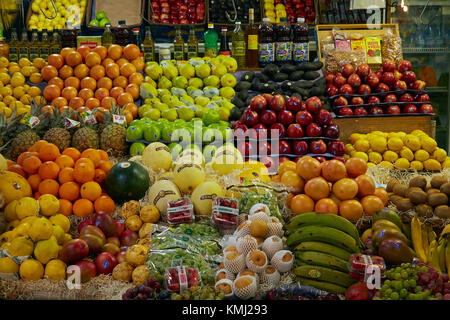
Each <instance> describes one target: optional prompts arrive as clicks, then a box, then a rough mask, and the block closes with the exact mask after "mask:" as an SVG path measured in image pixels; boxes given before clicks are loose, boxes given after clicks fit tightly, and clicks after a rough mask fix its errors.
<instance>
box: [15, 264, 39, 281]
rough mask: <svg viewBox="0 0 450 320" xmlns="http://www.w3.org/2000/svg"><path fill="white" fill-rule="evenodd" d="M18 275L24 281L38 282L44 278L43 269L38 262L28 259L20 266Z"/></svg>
mask: <svg viewBox="0 0 450 320" xmlns="http://www.w3.org/2000/svg"><path fill="white" fill-rule="evenodd" d="M19 274H20V277H21V278H22V280H24V281H35V280H39V279H41V278H42V277H43V276H44V267H43V266H42V263H40V262H39V261H37V260H35V259H28V260H25V261H24V262H22V264H21V265H20V268H19Z"/></svg>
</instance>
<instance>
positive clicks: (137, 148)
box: [130, 142, 145, 157]
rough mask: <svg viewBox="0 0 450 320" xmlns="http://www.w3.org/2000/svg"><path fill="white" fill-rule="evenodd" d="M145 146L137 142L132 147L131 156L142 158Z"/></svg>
mask: <svg viewBox="0 0 450 320" xmlns="http://www.w3.org/2000/svg"><path fill="white" fill-rule="evenodd" d="M144 149H145V144H143V143H142V142H135V143H133V144H132V145H131V147H130V155H131V156H133V157H134V156H140V155H142V153H143V152H144Z"/></svg>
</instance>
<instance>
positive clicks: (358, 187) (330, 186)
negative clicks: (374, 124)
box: [276, 156, 388, 221]
mask: <svg viewBox="0 0 450 320" xmlns="http://www.w3.org/2000/svg"><path fill="white" fill-rule="evenodd" d="M366 170H367V163H366V162H365V161H364V160H362V159H359V158H351V159H349V160H347V161H346V162H345V164H344V163H342V162H341V161H339V160H335V159H333V160H329V161H325V162H323V163H320V162H319V161H318V160H316V159H314V158H312V157H309V156H306V157H302V158H300V160H299V161H298V162H297V163H295V162H292V161H285V162H283V163H282V164H281V165H280V167H279V168H278V177H277V178H276V181H278V178H279V181H280V182H281V183H284V184H285V185H286V186H287V187H288V189H289V190H290V191H291V192H292V194H291V195H290V196H289V198H288V199H287V205H288V207H289V208H290V210H291V211H292V213H293V214H294V215H298V214H302V213H305V212H311V211H317V212H327V213H332V214H339V215H341V216H342V217H344V218H346V219H348V220H350V221H357V220H358V219H359V218H361V217H362V216H363V212H364V213H365V214H366V215H368V216H372V215H374V214H375V212H376V211H377V210H380V209H382V208H384V206H385V205H387V203H388V194H387V192H386V190H385V189H384V188H376V187H375V182H374V181H373V179H372V177H370V176H368V175H366V174H365V173H366Z"/></svg>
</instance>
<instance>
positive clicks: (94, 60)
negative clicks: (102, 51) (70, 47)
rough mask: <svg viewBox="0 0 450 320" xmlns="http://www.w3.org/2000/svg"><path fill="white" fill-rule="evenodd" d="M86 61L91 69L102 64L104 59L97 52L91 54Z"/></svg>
mask: <svg viewBox="0 0 450 320" xmlns="http://www.w3.org/2000/svg"><path fill="white" fill-rule="evenodd" d="M84 61H85V62H86V65H87V66H88V67H89V68H92V67H93V66H96V65H99V64H100V63H101V62H102V58H101V57H100V56H99V55H98V53H96V52H89V53H88V54H87V56H86V58H85V59H84Z"/></svg>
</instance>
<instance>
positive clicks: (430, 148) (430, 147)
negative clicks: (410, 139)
mask: <svg viewBox="0 0 450 320" xmlns="http://www.w3.org/2000/svg"><path fill="white" fill-rule="evenodd" d="M420 143H421V144H422V149H424V150H425V151H427V152H428V153H432V152H434V151H435V150H436V148H437V143H436V141H435V140H434V139H432V138H430V137H428V136H423V137H422V138H421V139H420Z"/></svg>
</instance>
